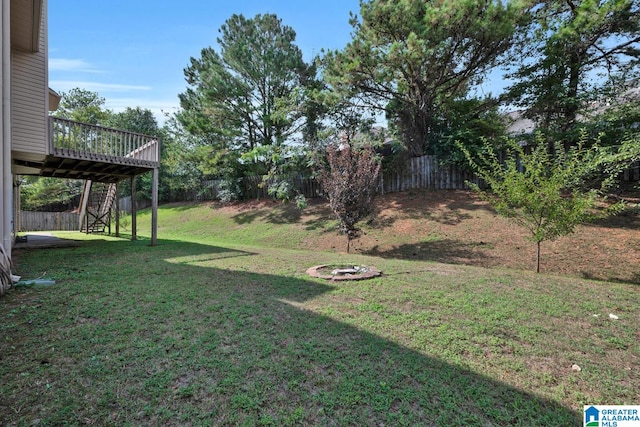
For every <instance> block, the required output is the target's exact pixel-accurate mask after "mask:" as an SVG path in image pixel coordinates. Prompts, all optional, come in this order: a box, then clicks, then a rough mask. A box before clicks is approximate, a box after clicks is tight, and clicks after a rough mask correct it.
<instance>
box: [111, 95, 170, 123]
mask: <svg viewBox="0 0 640 427" xmlns="http://www.w3.org/2000/svg"><path fill="white" fill-rule="evenodd" d="M105 107H106V108H108V109H109V110H112V111H114V112H116V113H119V112H121V111H124V110H125V109H126V108H127V107H131V108H136V107H140V108H143V109H146V110H150V111H151V112H152V113H153V115H154V116H155V118H156V120H158V123H159V124H160V125H161V126H162V125H163V124H164V122H165V121H166V117H165V113H169V114H173V113H175V112H177V111H178V109H179V108H180V101H179V100H178V98H177V97H176V98H175V99H144V98H111V99H107V100H106V102H105Z"/></svg>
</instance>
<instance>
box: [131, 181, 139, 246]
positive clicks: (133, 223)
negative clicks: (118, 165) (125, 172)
mask: <svg viewBox="0 0 640 427" xmlns="http://www.w3.org/2000/svg"><path fill="white" fill-rule="evenodd" d="M136 204H137V203H136V177H135V176H132V177H131V240H138V233H137V229H138V226H137V224H136V213H137V210H138V209H137V208H138V207H137V206H136Z"/></svg>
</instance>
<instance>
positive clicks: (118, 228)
mask: <svg viewBox="0 0 640 427" xmlns="http://www.w3.org/2000/svg"><path fill="white" fill-rule="evenodd" d="M115 202H116V237H120V197H119V196H118V183H117V182H116V200H115Z"/></svg>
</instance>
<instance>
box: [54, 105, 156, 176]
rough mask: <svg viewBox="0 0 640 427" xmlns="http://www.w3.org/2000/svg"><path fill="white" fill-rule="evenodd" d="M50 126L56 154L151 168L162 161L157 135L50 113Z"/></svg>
mask: <svg viewBox="0 0 640 427" xmlns="http://www.w3.org/2000/svg"><path fill="white" fill-rule="evenodd" d="M49 126H50V133H49V134H50V136H51V137H50V138H51V139H50V154H52V155H54V156H58V157H65V158H71V159H78V160H91V161H98V162H106V163H116V164H122V165H132V166H143V167H150V168H155V167H158V165H159V162H160V144H159V142H158V139H157V138H156V137H153V136H149V135H143V134H139V133H134V132H127V131H123V130H119V129H112V128H107V127H103V126H96V125H89V124H86V123H80V122H75V121H73V120H67V119H62V118H59V117H50V118H49Z"/></svg>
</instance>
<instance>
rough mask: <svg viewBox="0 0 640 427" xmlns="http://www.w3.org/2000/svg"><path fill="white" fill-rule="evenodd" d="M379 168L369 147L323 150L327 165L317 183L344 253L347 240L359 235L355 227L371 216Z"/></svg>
mask: <svg viewBox="0 0 640 427" xmlns="http://www.w3.org/2000/svg"><path fill="white" fill-rule="evenodd" d="M380 165H381V163H380V159H379V158H378V156H377V155H376V153H375V151H374V150H373V148H372V147H371V146H370V145H365V146H362V147H354V146H352V145H351V144H341V145H339V146H337V145H329V146H328V147H327V162H326V164H325V165H324V167H322V168H321V169H320V170H319V173H318V179H319V182H320V185H321V186H322V190H323V192H324V194H325V196H326V197H327V198H328V199H329V205H330V206H331V210H333V213H334V214H335V215H336V217H337V218H338V220H339V221H340V231H341V232H342V233H344V234H346V235H347V253H349V249H350V246H351V240H353V239H355V238H357V237H358V236H359V235H360V229H359V228H358V227H357V226H356V224H357V223H358V222H360V221H361V220H363V219H364V218H366V217H368V216H369V215H371V214H373V212H374V207H373V201H374V198H375V196H376V192H377V186H378V174H379V173H380Z"/></svg>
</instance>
